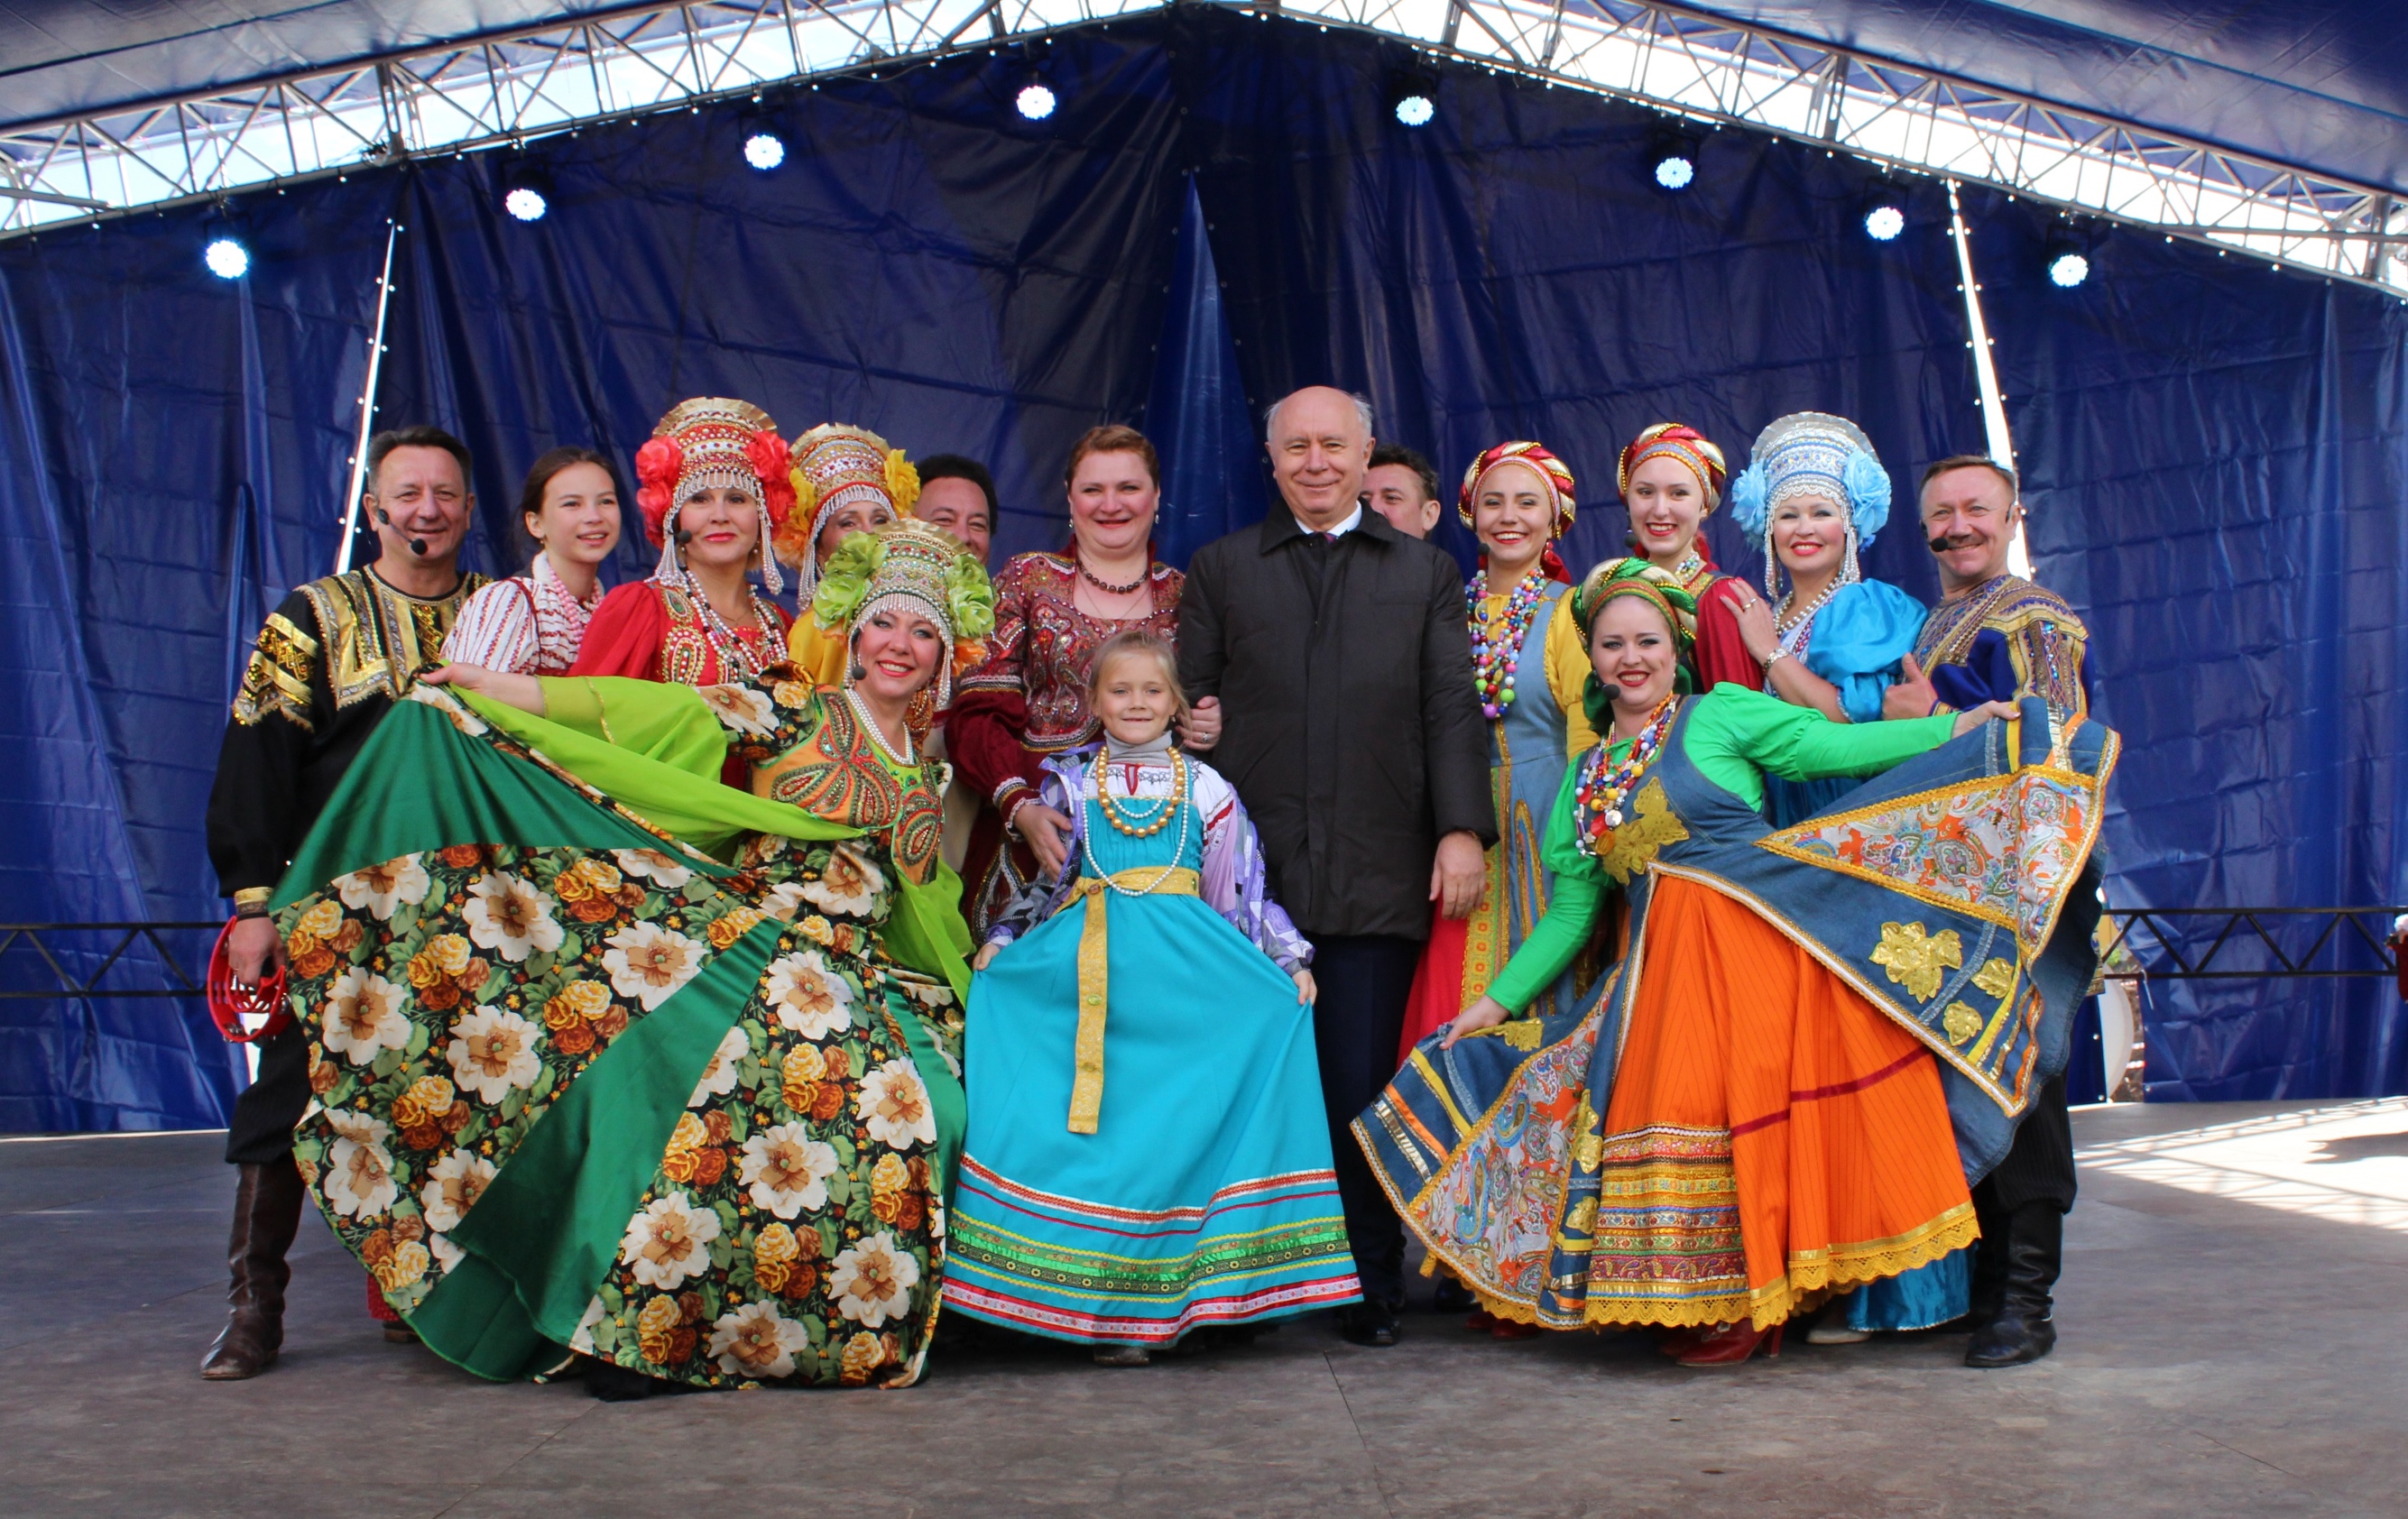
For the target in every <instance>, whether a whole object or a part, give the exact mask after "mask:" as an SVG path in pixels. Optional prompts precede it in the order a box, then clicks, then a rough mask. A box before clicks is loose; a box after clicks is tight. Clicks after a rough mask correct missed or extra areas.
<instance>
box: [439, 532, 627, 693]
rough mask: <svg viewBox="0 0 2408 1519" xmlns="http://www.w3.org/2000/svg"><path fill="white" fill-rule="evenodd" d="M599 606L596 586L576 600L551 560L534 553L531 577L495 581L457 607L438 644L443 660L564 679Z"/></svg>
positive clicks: (597, 587) (598, 593)
mask: <svg viewBox="0 0 2408 1519" xmlns="http://www.w3.org/2000/svg"><path fill="white" fill-rule="evenodd" d="M601 605H602V587H601V586H600V585H598V584H597V585H595V587H594V595H592V596H590V597H589V598H587V599H586V600H583V601H580V600H578V599H577V597H576V596H575V595H571V594H570V592H569V589H568V587H567V586H566V585H564V584H562V583H561V580H560V577H559V575H557V574H555V573H554V572H553V570H552V561H551V560H550V559H548V558H546V557H545V556H544V555H542V554H538V555H536V556H535V566H534V569H533V571H532V572H531V573H529V574H525V575H513V576H511V577H510V578H509V580H495V582H494V583H493V584H491V585H488V586H486V587H485V588H484V589H483V590H481V591H479V592H478V593H477V594H476V595H472V596H470V597H469V598H468V599H467V601H466V603H465V604H463V605H462V607H461V608H460V615H459V616H458V617H457V618H456V619H454V620H453V622H452V632H451V635H450V636H449V637H448V638H445V639H444V640H443V657H444V658H445V659H447V660H451V661H452V662H454V663H457V664H462V665H481V666H484V667H485V668H487V669H489V670H510V671H513V672H515V673H517V674H520V675H566V674H567V673H568V670H569V666H573V665H575V664H576V663H577V651H578V650H579V649H580V648H581V647H583V646H584V643H585V627H586V624H587V623H591V622H592V621H593V620H594V609H595V608H596V607H599V606H601Z"/></svg>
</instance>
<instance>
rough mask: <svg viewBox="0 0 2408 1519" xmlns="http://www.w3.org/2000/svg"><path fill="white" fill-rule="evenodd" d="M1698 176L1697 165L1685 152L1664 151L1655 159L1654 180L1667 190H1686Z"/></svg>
mask: <svg viewBox="0 0 2408 1519" xmlns="http://www.w3.org/2000/svg"><path fill="white" fill-rule="evenodd" d="M1697 177H1698V165H1696V164H1694V163H1692V162H1690V159H1689V155H1688V154H1686V153H1666V154H1665V155H1664V156H1663V157H1661V158H1659V159H1657V160H1656V183H1657V184H1660V185H1662V186H1663V187H1664V188H1665V189H1667V190H1686V189H1688V188H1689V181H1690V180H1692V179H1696V178H1697Z"/></svg>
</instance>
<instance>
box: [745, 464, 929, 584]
mask: <svg viewBox="0 0 2408 1519" xmlns="http://www.w3.org/2000/svg"><path fill="white" fill-rule="evenodd" d="M919 499H920V472H919V471H918V470H917V469H914V468H912V467H911V461H910V460H909V459H906V458H904V457H903V451H902V450H901V449H896V448H889V447H887V444H886V439H884V438H882V437H879V436H878V435H877V434H876V433H873V432H871V431H870V430H869V429H867V427H852V426H847V425H846V424H844V423H836V422H830V423H821V424H820V425H819V426H817V427H814V428H812V429H811V430H810V432H808V433H805V434H804V435H803V436H802V437H798V438H796V439H795V504H796V506H797V507H799V508H800V510H798V511H796V513H795V514H794V515H793V516H792V517H790V518H789V519H788V520H787V523H786V530H785V531H784V532H782V533H780V534H779V535H778V544H777V547H778V557H779V558H781V559H783V560H784V561H785V562H786V563H788V564H790V565H792V566H795V584H796V587H797V589H798V591H799V593H800V595H801V596H802V598H803V599H804V600H806V601H809V600H810V599H811V594H812V590H813V588H814V587H816V586H817V585H818V584H819V580H820V565H819V555H818V554H817V553H816V552H813V551H814V548H815V546H816V545H817V544H818V542H819V540H820V532H821V530H822V529H823V528H824V527H826V526H827V521H828V519H829V518H830V517H833V516H835V515H836V513H837V511H838V510H839V509H840V508H842V507H844V506H846V505H847V504H849V503H851V502H854V501H883V502H885V503H886V505H887V506H888V507H889V508H890V509H893V511H894V513H895V515H896V517H898V518H908V517H910V515H911V508H912V506H913V504H914V503H916V502H917V501H918V500H919ZM822 625H823V626H832V625H833V624H831V623H822Z"/></svg>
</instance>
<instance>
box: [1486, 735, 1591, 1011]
mask: <svg viewBox="0 0 2408 1519" xmlns="http://www.w3.org/2000/svg"><path fill="white" fill-rule="evenodd" d="M1586 758H1587V756H1586V755H1583V756H1581V760H1584V759H1586ZM1581 760H1574V761H1573V762H1572V764H1571V766H1570V768H1568V769H1566V770H1565V771H1564V783H1563V784H1562V785H1561V786H1559V787H1557V788H1556V791H1555V806H1554V807H1553V808H1552V809H1550V810H1548V813H1547V834H1546V838H1545V840H1544V841H1543V842H1542V843H1541V845H1540V846H1539V854H1540V858H1541V859H1542V860H1544V861H1545V862H1546V866H1547V868H1548V869H1549V870H1550V871H1552V872H1554V874H1555V886H1554V890H1553V895H1552V896H1550V897H1549V899H1548V902H1547V912H1546V916H1544V917H1542V918H1541V919H1540V920H1539V925H1538V926H1537V927H1535V928H1533V929H1531V930H1530V935H1529V937H1528V938H1527V939H1524V940H1522V947H1521V948H1520V949H1518V950H1515V951H1514V952H1513V957H1512V959H1511V960H1508V961H1507V962H1506V963H1505V968H1504V970H1503V971H1501V972H1499V973H1498V977H1497V979H1496V980H1495V981H1493V982H1489V983H1488V995H1489V996H1492V997H1494V998H1496V999H1497V1001H1498V1004H1500V1005H1501V1006H1502V1007H1503V1008H1504V1009H1505V1010H1506V1011H1508V1012H1511V1013H1512V1014H1514V1015H1515V1016H1517V1017H1518V1016H1519V1015H1520V1014H1521V1012H1522V1010H1523V1009H1525V1008H1527V1007H1528V1006H1529V1005H1530V1004H1531V1002H1533V1001H1534V1000H1536V999H1537V997H1538V996H1539V994H1540V993H1541V992H1543V991H1545V990H1546V989H1547V988H1548V987H1550V986H1552V985H1554V984H1555V978H1556V977H1558V976H1560V975H1562V974H1563V973H1564V971H1565V970H1566V969H1568V968H1569V967H1570V965H1571V963H1572V961H1573V960H1574V959H1576V958H1578V956H1579V954H1580V952H1581V950H1582V948H1583V947H1584V946H1585V945H1586V944H1587V943H1588V939H1589V934H1590V933H1591V932H1592V931H1593V930H1594V929H1595V928H1596V927H1597V917H1598V910H1599V909H1601V908H1602V907H1603V906H1604V905H1605V897H1606V894H1607V893H1608V892H1610V891H1612V890H1613V885H1612V883H1611V882H1610V881H1607V880H1606V877H1605V869H1604V867H1602V866H1600V865H1598V860H1597V856H1596V855H1594V854H1592V853H1589V852H1588V851H1587V850H1585V849H1583V848H1582V847H1581V841H1580V824H1579V820H1578V816H1577V813H1578V810H1577V809H1576V808H1575V807H1574V805H1573V800H1572V793H1573V790H1574V788H1575V787H1576V786H1577V785H1578V784H1579V781H1580V770H1581Z"/></svg>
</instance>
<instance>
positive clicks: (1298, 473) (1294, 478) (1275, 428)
mask: <svg viewBox="0 0 2408 1519" xmlns="http://www.w3.org/2000/svg"><path fill="white" fill-rule="evenodd" d="M1263 442H1264V446H1265V447H1266V448H1267V449H1269V452H1270V457H1271V474H1272V476H1273V478H1275V479H1276V480H1278V481H1279V492H1280V495H1281V497H1282V498H1283V500H1285V501H1286V502H1287V505H1288V509H1289V510H1291V511H1293V512H1295V513H1296V516H1297V521H1299V522H1301V523H1304V525H1305V526H1306V527H1308V528H1310V529H1312V530H1313V531H1315V532H1326V531H1327V530H1328V529H1330V528H1332V527H1335V526H1337V525H1338V524H1339V523H1342V522H1344V521H1345V520H1346V519H1347V518H1348V517H1349V516H1351V515H1352V514H1353V513H1354V512H1355V509H1356V508H1357V507H1358V506H1359V505H1360V503H1361V498H1362V494H1363V472H1364V470H1365V469H1366V468H1368V467H1369V464H1370V459H1371V443H1372V437H1371V403H1370V402H1369V401H1367V400H1365V399H1364V398H1363V397H1362V396H1359V395H1351V394H1347V393H1346V392H1344V391H1341V390H1337V389H1334V388H1332V387H1330V386H1327V385H1308V386H1306V387H1305V388H1304V389H1302V390H1300V391H1297V392H1296V393H1294V394H1289V395H1283V396H1282V397H1280V399H1279V400H1277V401H1275V402H1273V403H1271V408H1270V409H1269V411H1267V412H1265V413H1264V415H1263Z"/></svg>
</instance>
